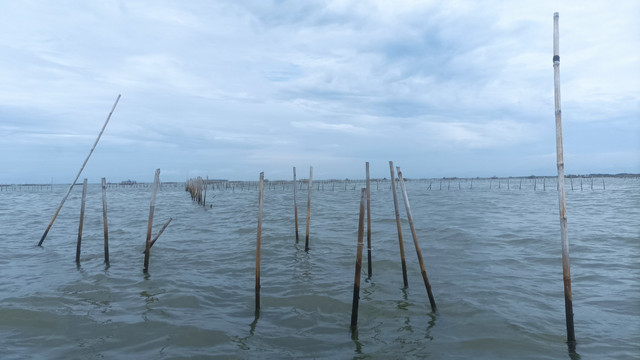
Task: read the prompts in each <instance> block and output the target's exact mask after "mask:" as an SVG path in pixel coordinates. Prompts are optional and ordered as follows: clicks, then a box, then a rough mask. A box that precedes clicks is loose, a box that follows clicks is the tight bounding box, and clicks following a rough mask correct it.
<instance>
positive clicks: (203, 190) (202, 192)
mask: <svg viewBox="0 0 640 360" xmlns="http://www.w3.org/2000/svg"><path fill="white" fill-rule="evenodd" d="M208 185H209V177H208V176H207V179H206V180H205V179H203V178H202V177H201V176H198V177H196V178H191V179H189V180H187V182H186V183H185V185H184V190H185V191H186V192H188V193H189V194H191V200H193V201H194V202H196V203H198V205H202V206H207V187H208Z"/></svg>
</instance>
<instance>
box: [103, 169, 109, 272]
mask: <svg viewBox="0 0 640 360" xmlns="http://www.w3.org/2000/svg"><path fill="white" fill-rule="evenodd" d="M102 222H103V224H104V262H105V263H107V264H108V263H109V225H108V222H107V179H105V178H102Z"/></svg>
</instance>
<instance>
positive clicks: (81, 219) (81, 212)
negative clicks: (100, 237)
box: [76, 178, 87, 264]
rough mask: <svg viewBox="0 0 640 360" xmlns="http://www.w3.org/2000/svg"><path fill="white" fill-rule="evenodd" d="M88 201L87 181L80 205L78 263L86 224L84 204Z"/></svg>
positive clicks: (84, 183)
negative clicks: (83, 227)
mask: <svg viewBox="0 0 640 360" xmlns="http://www.w3.org/2000/svg"><path fill="white" fill-rule="evenodd" d="M86 200H87V179H86V178H85V179H84V182H83V183H82V203H81V204H80V224H79V225H78V244H77V246H76V263H78V264H79V263H80V246H81V243H82V226H83V224H84V204H85V201H86Z"/></svg>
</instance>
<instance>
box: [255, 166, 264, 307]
mask: <svg viewBox="0 0 640 360" xmlns="http://www.w3.org/2000/svg"><path fill="white" fill-rule="evenodd" d="M263 204H264V172H261V173H260V194H259V199H258V235H257V239H256V309H255V312H256V315H257V314H258V313H259V312H260V248H261V245H262V206H263Z"/></svg>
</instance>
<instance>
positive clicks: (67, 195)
mask: <svg viewBox="0 0 640 360" xmlns="http://www.w3.org/2000/svg"><path fill="white" fill-rule="evenodd" d="M119 100H120V94H118V97H117V98H116V102H115V103H114V104H113V107H112V108H111V112H109V115H108V116H107V120H106V121H105V122H104V125H102V129H101V130H100V133H99V134H98V138H97V139H96V141H95V142H94V143H93V147H92V148H91V151H89V155H87V158H86V159H84V162H83V163H82V166H81V167H80V170H79V171H78V175H76V178H75V179H74V180H73V181H72V182H71V185H70V186H69V190H67V193H66V195H65V196H64V197H63V198H62V201H61V202H60V205H58V209H57V210H56V212H55V213H54V214H53V218H52V219H51V222H49V226H47V229H46V230H45V231H44V234H42V238H40V242H39V243H38V246H42V243H43V242H44V239H45V238H46V237H47V234H48V233H49V230H51V227H52V226H53V222H54V221H56V218H57V217H58V214H59V213H60V209H62V205H64V202H65V201H67V198H68V197H69V194H71V190H72V189H73V186H74V185H75V184H76V181H78V178H80V174H82V170H84V167H85V166H86V165H87V162H88V161H89V158H90V157H91V154H93V150H95V148H96V146H97V145H98V141H99V140H100V137H101V136H102V133H103V132H104V129H105V128H106V127H107V124H108V123H109V119H111V114H113V111H114V110H115V109H116V105H118V101H119Z"/></svg>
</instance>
